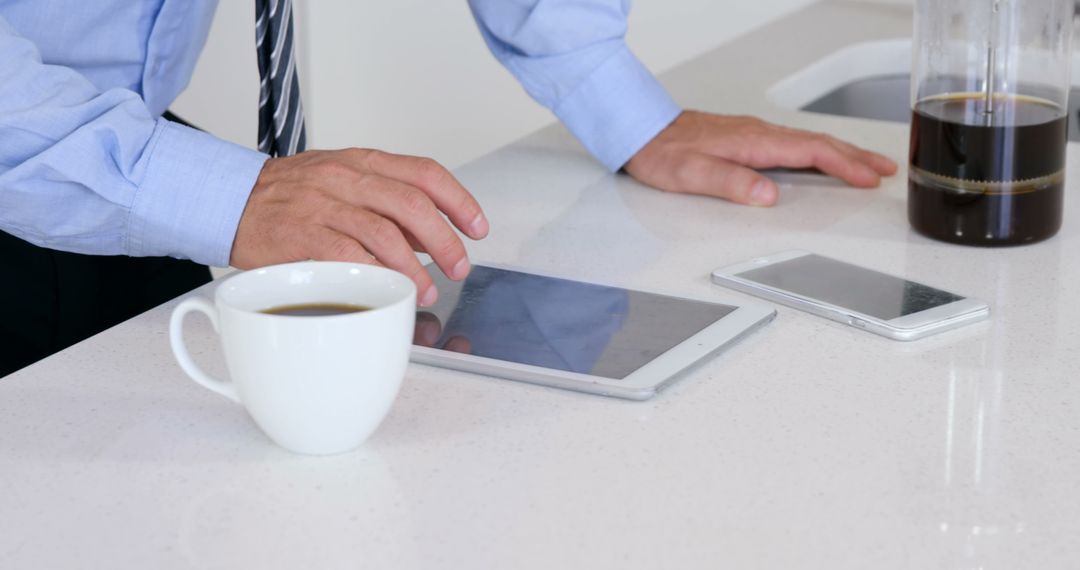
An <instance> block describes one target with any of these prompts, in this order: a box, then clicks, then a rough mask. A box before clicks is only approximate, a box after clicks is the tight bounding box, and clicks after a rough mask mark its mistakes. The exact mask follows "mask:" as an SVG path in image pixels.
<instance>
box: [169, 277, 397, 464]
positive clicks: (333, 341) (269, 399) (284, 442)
mask: <svg viewBox="0 0 1080 570" xmlns="http://www.w3.org/2000/svg"><path fill="white" fill-rule="evenodd" d="M311 303H340V304H350V305H360V306H364V307H370V310H366V311H360V312H354V313H345V314H338V315H330V316H315V317H312V316H287V315H273V314H267V313H263V312H261V311H264V310H267V309H273V308H278V307H282V306H290V305H302V304H311ZM192 311H199V312H202V313H205V314H206V316H208V317H209V318H210V322H211V323H212V324H213V326H214V329H215V330H216V331H217V332H218V334H219V335H220V336H221V344H222V347H223V348H224V353H225V361H226V364H227V366H228V370H229V375H230V377H231V380H229V381H225V380H218V379H215V378H211V377H210V376H209V375H207V374H206V373H205V372H203V371H202V370H200V369H199V367H198V366H196V365H195V363H194V362H193V361H192V359H191V356H190V355H189V354H188V351H187V348H186V346H185V345H184V340H183V328H182V327H183V321H184V317H185V316H186V315H187V314H188V313H190V312H192ZM415 318H416V287H415V285H413V282H412V281H411V280H409V279H408V278H407V277H405V276H404V275H402V274H400V273H398V272H396V271H392V270H390V269H385V268H381V267H374V266H371V265H360V264H355V263H335V262H319V261H305V262H298V263H287V264H284V265H275V266H271V267H265V268H262V269H256V270H252V271H247V272H244V273H240V274H238V275H235V276H233V277H230V278H228V279H226V280H225V281H224V282H223V283H222V284H221V285H219V286H218V288H217V291H216V292H215V293H214V302H213V303H211V302H210V301H209V300H207V299H204V298H201V297H192V298H190V299H187V300H185V301H183V302H181V303H180V304H179V305H178V306H177V307H176V309H174V310H173V314H172V320H171V322H170V324H169V336H170V338H169V340H170V341H171V342H172V349H173V353H174V354H175V355H176V360H177V361H178V362H179V363H180V367H181V368H183V370H184V372H186V373H187V374H188V376H191V378H192V379H194V380H195V381H196V382H198V383H199V384H201V385H203V386H205V387H206V388H209V389H210V390H213V391H214V392H217V393H219V394H222V395H223V396H225V397H227V398H230V399H232V400H235V401H236V402H239V403H240V404H242V405H243V406H244V407H245V408H247V411H248V413H249V414H251V417H252V418H253V419H254V420H255V423H256V424H258V425H259V427H260V428H262V430H263V431H264V432H265V433H266V435H268V436H269V437H270V439H272V440H274V441H275V442H276V443H277V444H278V445H281V446H282V447H284V448H286V449H288V450H291V451H295V452H297V453H309V454H318V455H323V454H332V453H340V452H343V451H348V450H350V449H353V448H354V447H356V446H358V445H360V444H361V443H363V442H364V440H366V439H367V438H368V436H370V435H371V433H372V432H374V431H375V428H377V427H378V426H379V423H381V422H382V420H383V418H384V417H385V416H386V413H387V412H388V411H389V410H390V406H391V404H392V403H393V401H394V398H395V397H396V396H397V393H398V389H399V388H400V387H401V380H402V377H403V376H404V374H405V366H406V365H407V364H408V361H409V349H410V347H411V344H412V337H413V325H414V320H415Z"/></svg>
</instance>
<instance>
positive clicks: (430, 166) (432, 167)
mask: <svg viewBox="0 0 1080 570" xmlns="http://www.w3.org/2000/svg"><path fill="white" fill-rule="evenodd" d="M416 173H417V175H418V176H419V177H420V179H421V180H423V181H424V182H425V183H426V184H431V185H437V184H441V183H442V182H443V181H444V180H446V177H447V176H448V175H449V173H448V172H447V171H446V169H445V168H443V167H442V165H441V164H439V163H438V162H436V161H435V160H434V159H431V158H427V157H421V158H418V159H417V160H416Z"/></svg>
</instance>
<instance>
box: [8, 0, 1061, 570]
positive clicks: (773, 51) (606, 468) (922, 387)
mask: <svg viewBox="0 0 1080 570" xmlns="http://www.w3.org/2000/svg"><path fill="white" fill-rule="evenodd" d="M909 27H910V8H906V7H903V6H888V5H884V6H882V5H870V4H866V3H850V2H849V3H840V2H834V3H827V4H818V5H815V6H813V7H811V8H809V9H807V10H806V11H803V12H801V13H798V14H796V15H793V16H791V17H789V18H786V19H785V20H783V21H781V22H778V23H776V24H774V25H771V26H768V27H766V28H764V29H761V30H758V31H755V32H753V33H751V34H750V35H748V36H746V37H743V38H741V39H739V40H737V41H735V42H734V43H732V44H729V45H726V46H723V47H721V48H719V49H717V50H715V51H713V52H711V53H708V54H706V55H704V56H702V57H700V58H697V59H695V60H693V61H690V62H688V63H687V64H685V65H683V66H681V67H680V68H678V69H676V70H674V71H672V72H671V73H668V74H666V75H665V76H664V77H663V79H664V81H665V84H667V85H668V86H669V87H670V88H671V90H672V91H673V93H674V94H675V95H676V97H677V99H679V100H680V101H681V102H682V103H684V104H686V105H688V106H691V107H696V108H703V109H707V110H713V111H720V112H729V113H751V114H757V115H762V116H765V117H766V118H769V119H772V120H777V121H782V122H785V123H787V124H792V125H796V126H801V127H807V128H815V129H820V130H825V131H829V132H832V133H834V134H837V135H841V136H843V137H845V138H847V139H850V140H852V141H854V142H857V143H859V144H862V145H865V146H868V147H870V148H874V149H878V150H880V151H882V152H885V153H887V154H888V155H890V156H891V157H893V158H894V159H896V160H897V161H898V162H900V163H904V162H906V156H907V128H906V126H904V125H893V124H885V123H875V122H868V121H860V120H853V119H842V118H837V117H827V116H820V115H809V114H802V113H796V112H791V111H784V110H781V109H778V108H775V107H773V106H771V105H770V104H768V103H767V102H766V101H765V98H764V97H763V93H764V91H765V89H767V88H768V87H769V86H771V85H773V84H774V83H776V82H777V81H779V80H780V79H782V78H784V77H786V76H788V75H790V74H791V73H793V72H794V71H796V70H798V69H800V68H801V67H803V66H805V65H806V64H808V63H810V62H811V61H814V60H816V59H818V58H820V57H822V56H823V55H825V54H826V53H829V52H831V51H833V50H835V49H838V48H840V47H843V46H845V45H849V44H850V43H853V42H856V41H863V40H868V39H880V38H892V37H901V36H904V35H905V34H907V33H908V30H909ZM1078 161H1080V154H1078V148H1077V147H1076V146H1075V145H1070V149H1069V169H1070V172H1072V173H1077V172H1080V162H1078ZM458 174H459V176H460V178H461V179H462V181H463V182H465V184H466V185H467V186H468V187H469V188H470V189H472V190H473V191H474V192H475V193H476V194H477V196H478V197H479V198H480V200H481V201H482V203H483V204H484V206H485V208H486V210H487V212H488V214H489V216H490V218H491V220H492V223H493V228H492V231H491V236H490V237H489V238H488V239H487V240H485V241H484V242H481V243H478V244H475V245H474V246H472V247H471V253H472V256H473V258H474V259H479V260H486V261H491V262H498V263H504V264H510V265H515V266H520V267H524V268H530V269H535V270H538V271H544V272H554V273H558V274H563V275H569V276H573V277H578V278H582V279H586V280H591V281H600V282H608V283H613V284H618V285H625V286H630V287H638V288H645V289H649V290H654V291H660V292H668V293H673V294H685V295H690V296H701V297H706V298H707V297H715V298H716V299H718V300H719V299H729V300H730V299H736V300H738V299H742V300H746V299H747V297H743V296H741V295H740V294H737V293H734V292H728V291H726V290H721V289H719V288H717V287H715V286H714V285H711V284H710V283H709V279H708V275H709V272H710V271H711V270H712V269H713V268H715V267H717V266H720V265H724V264H728V263H731V262H736V261H741V260H744V259H746V258H748V257H752V256H756V255H761V254H766V253H771V252H774V251H778V250H783V249H790V248H793V247H800V248H805V249H810V250H814V251H817V252H819V253H822V254H826V255H830V256H834V257H838V258H842V259H845V260H849V261H852V262H855V263H861V264H864V265H868V266H870V267H875V268H878V269H881V270H885V271H889V272H894V273H900V274H903V275H905V276H907V277H909V278H912V279H915V280H920V281H925V282H928V283H930V284H935V285H939V286H942V287H944V288H947V289H951V290H955V291H957V292H960V293H964V294H967V295H970V296H974V297H978V298H981V299H984V300H987V301H989V302H990V303H991V305H992V308H993V315H992V317H991V319H990V320H989V321H987V322H984V323H981V324H978V325H975V326H970V327H966V328H965V329H961V330H958V331H954V332H950V333H945V334H943V335H940V336H938V337H933V338H930V339H927V340H923V341H918V342H915V343H907V344H905V343H899V342H894V341H890V340H886V339H883V338H879V337H876V336H873V335H870V334H867V333H864V332H860V331H857V330H854V329H851V328H849V327H845V326H842V325H839V324H836V323H832V322H829V321H825V320H823V319H820V318H816V317H812V316H809V315H806V314H803V313H800V312H798V311H794V310H790V309H786V308H783V307H781V308H779V316H778V318H777V319H776V321H774V322H773V323H772V324H770V325H769V326H768V327H766V328H765V329H763V330H761V331H759V332H758V333H755V334H754V335H752V336H751V337H749V338H747V339H746V340H745V341H743V342H742V343H740V344H739V345H737V346H736V347H735V348H733V349H732V350H730V351H728V352H726V353H724V354H723V355H722V356H721V357H720V358H718V359H716V360H714V361H711V362H709V363H706V364H705V365H703V366H702V367H700V368H699V369H697V370H696V371H695V372H693V373H692V374H690V375H688V376H687V377H685V378H683V379H682V380H680V381H679V382H677V383H676V384H674V385H673V386H672V387H671V388H669V389H668V390H666V391H665V392H663V393H661V394H660V395H659V396H657V397H656V398H654V399H653V400H650V401H648V402H643V403H639V402H630V401H622V400H614V399H606V398H602V397H598V396H589V395H584V394H578V393H573V392H565V391H560V390H555V389H548V388H542V387H537V386H531V385H527V384H520V383H515V382H510V381H506V380H499V379H493V378H486V377H481V376H474V375H469V374H465V373H458V372H452V371H447V370H441V369H436V368H430V367H425V366H420V365H412V366H410V368H409V369H408V372H407V377H406V379H405V384H404V388H403V390H402V393H401V397H400V399H399V400H398V401H397V402H396V404H395V406H394V408H393V409H392V411H391V412H390V415H389V417H388V418H387V420H386V422H385V423H384V424H383V426H382V427H381V428H380V429H379V431H378V432H376V434H375V435H374V436H373V437H372V439H371V440H370V441H369V442H368V443H367V444H365V446H364V447H363V448H361V449H360V450H358V451H356V452H352V453H348V454H344V455H339V456H333V457H324V458H312V457H304V456H297V455H292V454H290V453H288V452H285V451H283V450H281V449H279V448H277V447H275V446H274V445H273V444H272V443H270V442H269V441H268V440H267V439H266V438H265V437H264V436H263V435H262V434H261V433H260V432H259V431H258V429H257V428H256V427H255V425H254V424H253V423H252V422H251V421H250V420H249V419H248V417H247V416H246V415H245V413H244V412H243V410H242V409H241V408H240V407H239V406H236V405H234V404H233V403H232V402H229V401H227V400H226V399H224V398H221V397H220V396H217V395H215V394H213V393H211V392H209V391H207V390H204V389H202V388H201V387H199V386H197V385H196V384H195V383H193V382H191V381H190V380H188V379H187V378H186V377H185V376H184V374H183V373H182V372H181V371H180V369H179V368H178V367H177V365H176V364H175V363H174V361H173V359H172V356H171V354H170V351H169V346H168V339H167V336H168V334H167V324H168V315H169V312H170V310H171V309H172V307H173V306H174V304H175V302H174V303H169V304H166V305H165V306H162V307H159V308H157V309H155V310H152V311H150V312H148V313H146V314H144V315H141V316H139V317H137V318H135V319H133V320H131V321H129V322H127V323H124V324H123V325H120V326H118V327H116V328H114V329H112V330H109V331H106V332H105V333H102V334H101V335H98V336H96V337H94V338H92V339H90V340H88V341H85V342H83V343H80V344H78V345H76V346H74V347H72V348H70V349H68V350H66V351H64V352H62V353H60V354H58V355H55V356H53V357H51V358H49V359H47V360H45V361H42V362H40V363H38V364H35V365H33V366H31V367H29V368H27V369H25V370H23V371H21V372H18V373H16V374H14V375H12V376H9V377H7V378H4V379H3V380H0V568H4V569H5V570H7V569H23V568H27V569H29V568H33V569H45V568H88V567H94V568H155V569H170V568H357V567H363V568H409V569H411V568H455V567H456V568H620V569H629V568H755V569H762V568H766V569H773V568H777V569H778V568H822V569H830V570H836V569H847V568H851V569H866V568H876V569H893V568H919V569H925V568H986V569H996V568H1040V569H1053V568H1075V567H1077V565H1078V564H1080V563H1078V562H1077V560H1080V539H1078V537H1080V383H1078V380H1080V350H1078V349H1080V340H1078V339H1080V301H1078V300H1077V297H1076V291H1077V288H1076V284H1077V283H1078V282H1080V257H1078V254H1077V250H1078V249H1080V236H1078V232H1080V198H1078V197H1077V196H1076V190H1077V188H1078V187H1080V186H1078V185H1080V181H1078V180H1077V177H1076V176H1072V177H1071V179H1070V182H1069V192H1068V193H1069V196H1068V198H1067V201H1066V204H1067V211H1066V214H1065V226H1064V228H1063V229H1062V231H1061V233H1060V234H1059V235H1058V236H1057V237H1055V238H1053V239H1051V240H1050V241H1047V242H1045V243H1042V244H1038V245H1033V246H1027V247H1021V248H1011V249H972V248H964V247H957V246H950V245H946V244H942V243H937V242H933V241H930V240H928V239H925V238H923V237H920V236H918V235H916V234H915V233H913V231H912V230H911V229H910V228H909V226H908V223H907V220H906V213H905V197H906V179H905V174H904V173H903V172H901V174H900V175H898V176H897V177H895V178H893V179H890V180H888V181H887V182H886V184H885V186H884V187H883V188H881V189H879V190H876V191H863V190H856V189H849V188H844V187H841V186H838V185H836V184H832V183H827V182H823V181H822V180H820V179H818V180H816V181H815V180H810V181H803V182H800V183H792V184H786V185H785V186H784V187H783V189H782V203H781V204H780V205H779V206H777V207H776V208H773V209H754V208H747V207H740V206H735V205H732V204H729V203H726V202H722V201H719V200H710V199H705V198H698V197H690V196H675V195H668V194H664V193H661V192H656V191H654V190H650V189H647V188H644V187H642V186H640V185H638V184H636V183H635V182H633V181H632V180H630V179H629V178H627V177H623V176H610V175H607V174H605V173H604V172H603V171H602V170H601V169H600V167H598V166H597V165H596V164H595V163H594V162H593V161H592V160H591V159H590V158H589V157H587V156H586V155H585V154H584V153H583V151H581V150H580V149H579V148H578V146H577V145H576V144H575V143H574V142H573V141H572V140H570V139H569V137H568V135H566V134H565V133H564V132H563V131H562V130H561V129H559V128H551V129H547V130H545V131H542V132H540V133H538V134H536V135H534V136H531V137H529V138H527V139H524V140H522V141H520V142H519V143H517V144H514V145H512V146H510V147H507V148H505V149H503V150H500V151H498V152H496V153H494V154H492V155H490V156H487V157H485V158H482V159H480V160H478V161H476V162H474V163H472V164H470V165H468V166H466V167H464V168H462V169H460V170H459V171H458ZM204 292H205V291H204ZM187 336H188V339H189V340H188V342H189V346H191V348H192V352H193V353H194V354H195V355H196V359H198V360H200V361H201V362H204V363H205V365H206V366H207V367H208V368H209V369H210V370H211V371H212V372H218V371H221V369H222V368H223V365H222V362H221V355H220V352H219V349H218V347H217V345H216V337H214V336H213V334H212V333H211V332H210V330H209V327H208V325H207V324H206V322H205V321H202V320H199V319H192V320H191V322H190V324H189V327H188V334H187Z"/></svg>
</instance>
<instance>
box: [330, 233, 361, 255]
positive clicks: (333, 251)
mask: <svg viewBox="0 0 1080 570" xmlns="http://www.w3.org/2000/svg"><path fill="white" fill-rule="evenodd" d="M326 253H327V255H329V256H330V258H331V259H338V260H348V259H353V258H355V257H356V256H357V254H358V253H359V247H357V245H356V242H354V241H353V240H351V239H349V238H347V237H345V236H338V237H335V238H333V239H331V240H330V242H329V243H328V244H327V245H326Z"/></svg>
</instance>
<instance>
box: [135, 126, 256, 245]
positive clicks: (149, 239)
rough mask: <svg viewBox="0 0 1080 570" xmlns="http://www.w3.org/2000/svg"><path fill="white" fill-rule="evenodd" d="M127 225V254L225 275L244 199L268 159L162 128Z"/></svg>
mask: <svg viewBox="0 0 1080 570" xmlns="http://www.w3.org/2000/svg"><path fill="white" fill-rule="evenodd" d="M149 152H150V157H149V159H148V161H147V166H146V171H145V176H144V177H143V180H142V183H141V184H139V188H138V191H137V192H136V194H135V200H134V202H133V203H132V206H131V213H130V215H129V218H128V240H127V253H128V255H131V256H138V257H143V256H170V257H178V258H183V259H191V260H193V261H196V262H199V263H204V264H206V265H213V266H217V267H225V266H227V265H229V257H230V254H231V252H232V243H233V239H234V238H235V237H236V227H237V226H238V225H239V224H240V216H241V215H242V214H243V213H244V207H245V206H246V205H247V200H248V196H249V195H250V194H251V190H252V188H254V187H255V181H256V179H258V177H259V172H261V171H262V167H263V163H265V162H266V160H267V159H269V158H270V157H269V156H267V155H265V154H263V153H260V152H256V151H254V150H251V149H248V148H245V147H242V146H240V145H236V144H233V143H230V142H227V141H223V140H221V139H219V138H216V137H214V136H212V135H209V134H207V133H204V132H202V131H198V130H195V129H191V128H188V127H185V126H183V125H180V124H177V123H173V122H170V121H165V120H160V121H158V125H157V128H156V132H155V135H154V138H153V140H152V142H151V144H150V150H149Z"/></svg>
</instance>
